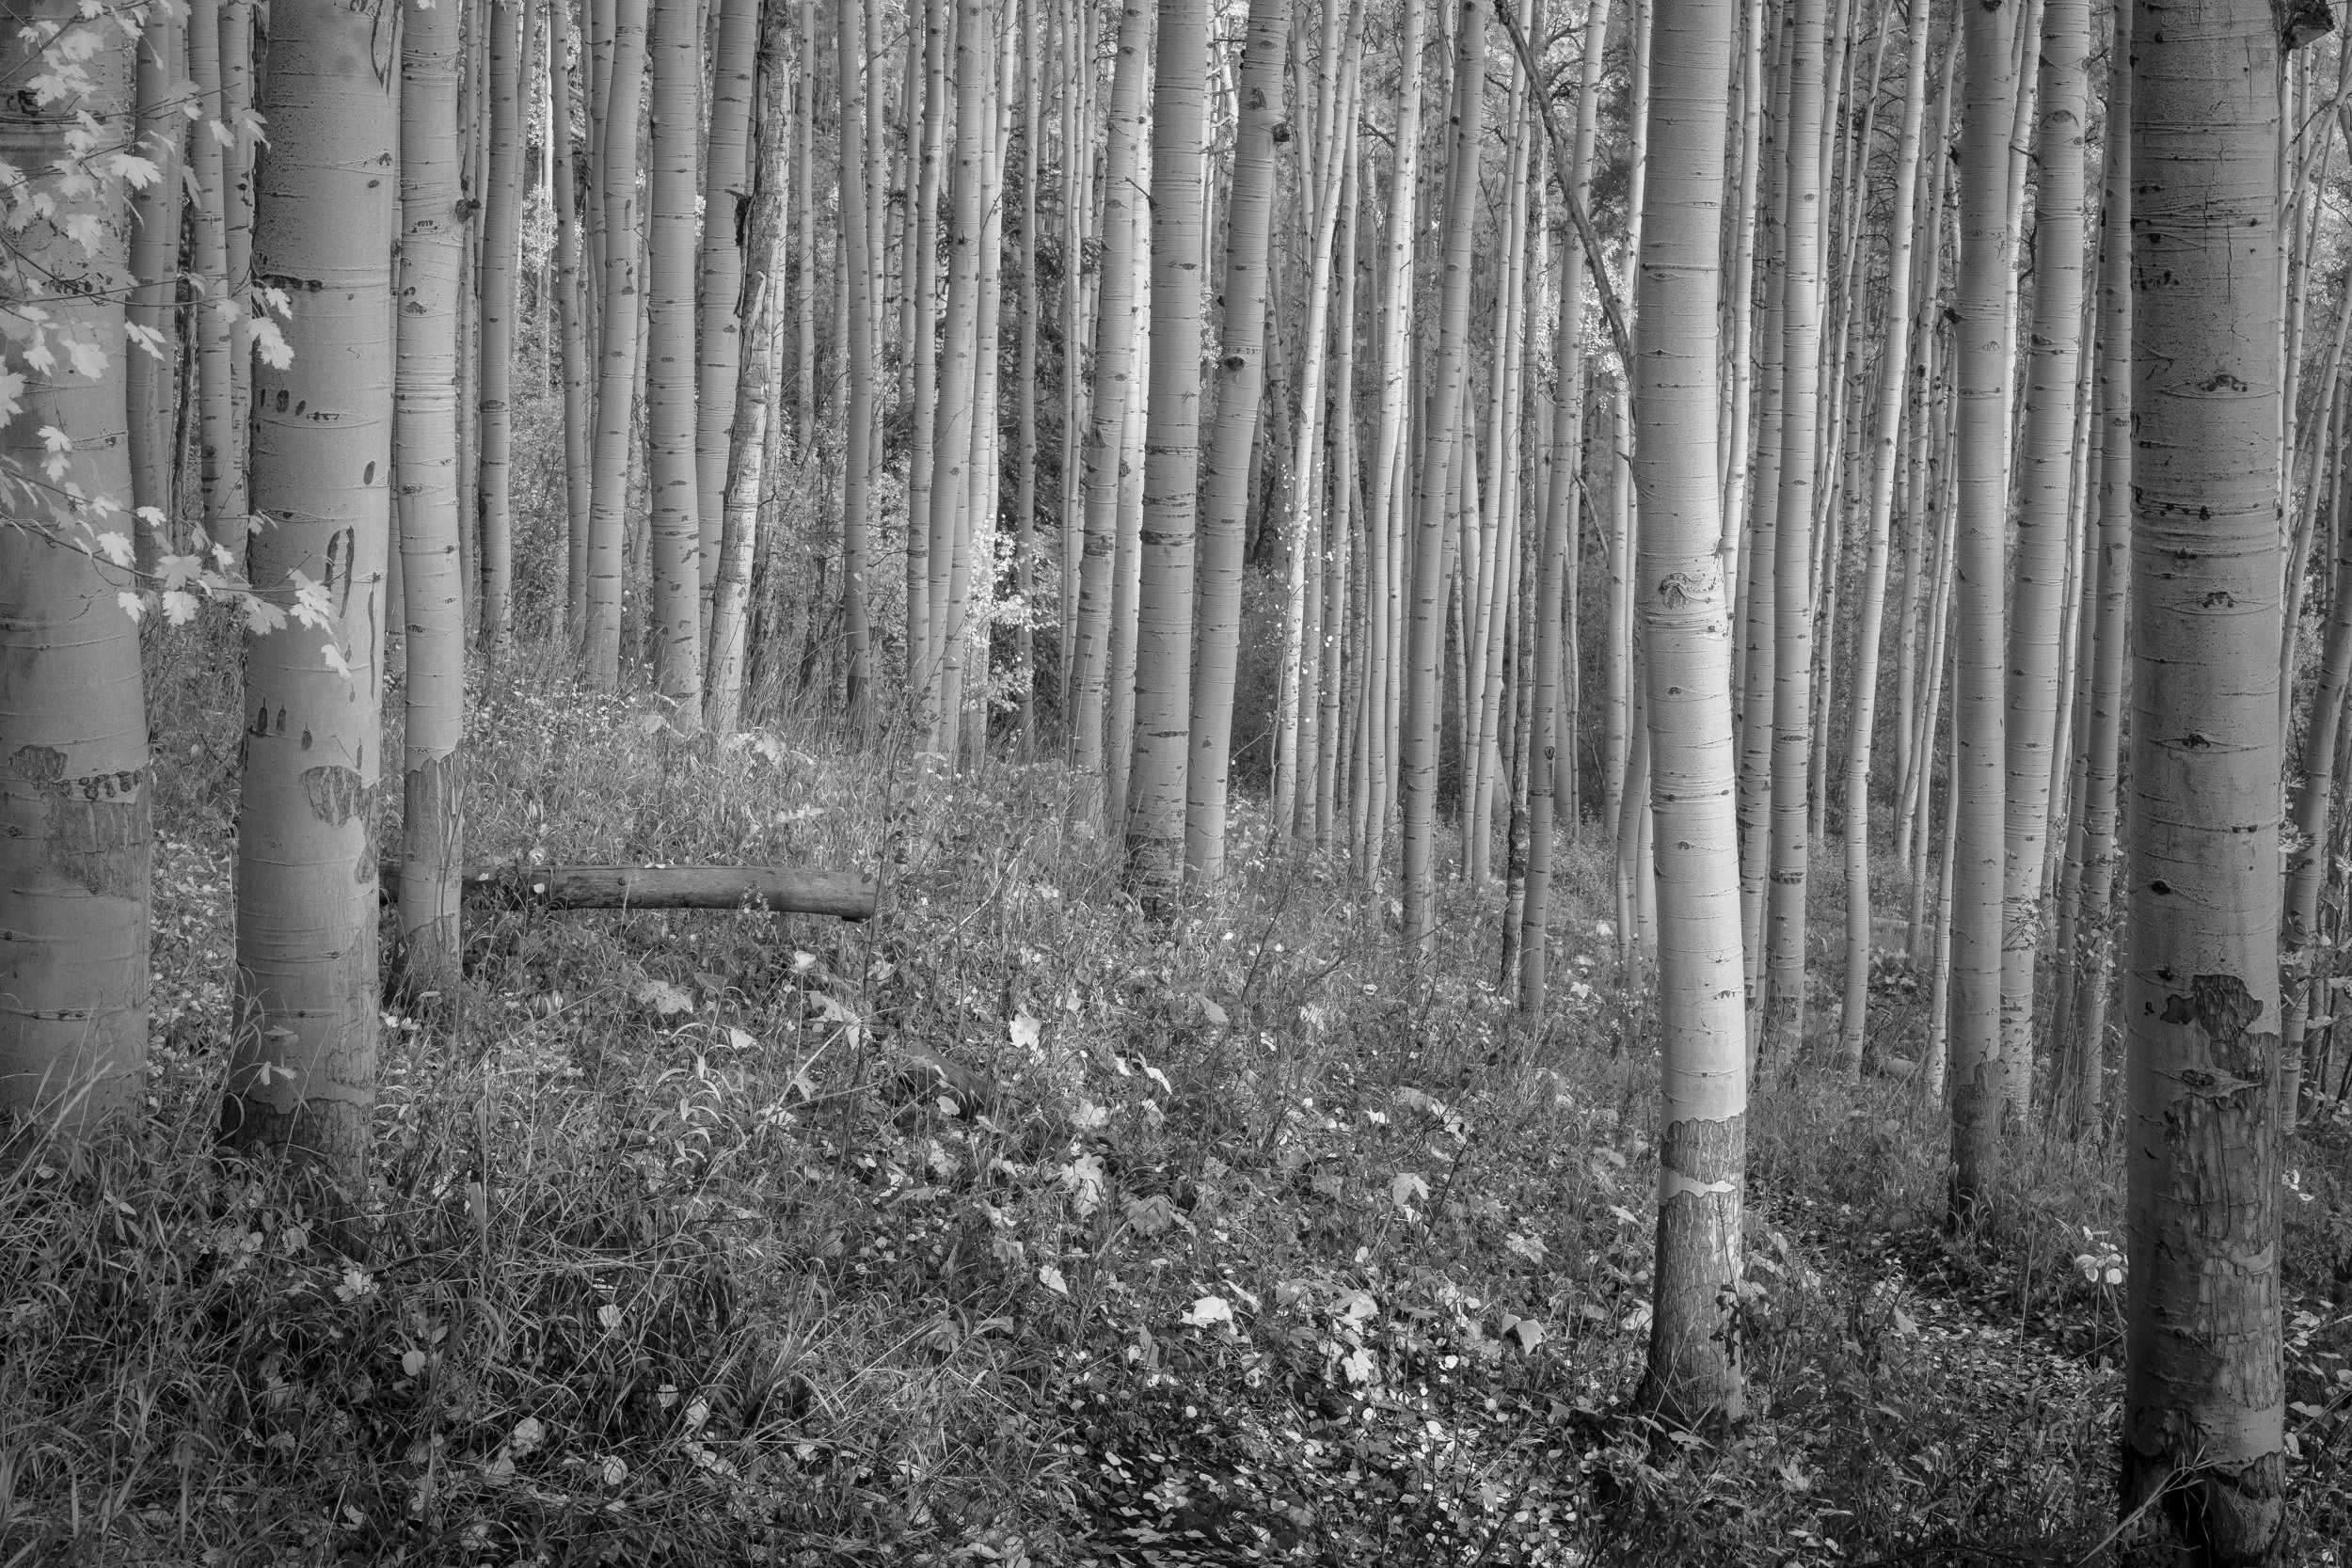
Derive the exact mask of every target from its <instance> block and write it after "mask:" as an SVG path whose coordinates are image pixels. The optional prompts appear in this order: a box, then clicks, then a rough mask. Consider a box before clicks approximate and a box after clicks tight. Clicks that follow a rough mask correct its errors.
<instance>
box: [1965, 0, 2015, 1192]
mask: <svg viewBox="0 0 2352 1568" xmlns="http://www.w3.org/2000/svg"><path fill="white" fill-rule="evenodd" d="M1961 14H1962V16H1963V20H1964V25H1965V27H1966V30H1967V50H1968V75H1967V85H1966V89H1965V93H1966V101H1967V119H1966V123H1965V125H1964V127H1963V130H1962V133H1961V147H1960V203H1961V219H1960V283H1959V289H1958V293H1957V295H1956V297H1955V299H1954V302H1953V315H1954V317H1955V320H1954V322H1953V332H1954V335H1955V339H1956V342H1957V348H1958V352H1957V355H1956V371H1957V382H1956V388H1957V391H1958V393H1959V400H1960V426H1959V443H1958V459H1959V462H1958V467H1959V470H1960V497H1959V507H1960V510H1959V513H1958V515H1957V517H1956V519H1955V532H1954V535H1953V545H1952V547H1953V552H1954V557H1955V565H1956V567H1957V571H1956V578H1955V580H1956V584H1957V589H1956V594H1955V598H1956V601H1957V602H1956V605H1955V609H1956V610H1957V612H1958V614H1957V618H1956V625H1955V627H1954V630H1955V632H1956V633H1957V638H1956V644H1955V645H1956V650H1957V654H1958V657H1957V658H1956V660H1955V674H1954V684H1953V703H1952V741H1953V745H1952V758H1951V765H1950V777H1951V786H1950V787H1951V807H1950V809H1951V810H1952V811H1953V812H1954V813H1956V814H1957V816H1956V820H1957V822H1958V824H1959V826H1958V828H1957V829H1956V832H1957V834H1958V837H1957V840H1956V841H1955V847H1954V850H1953V858H1952V919H1951V935H1950V942H1951V1009H1952V1010H1951V1018H1952V1032H1951V1079H1952V1084H1951V1114H1952V1144H1951V1217H1952V1219H1953V1221H1954V1222H1955V1223H1956V1224H1957V1223H1967V1222H1970V1221H1972V1220H1973V1217H1974V1214H1975V1211H1976V1208H1977V1206H1978V1204H1979V1202H1981V1201H1982V1200H1983V1199H1984V1197H1985V1196H1986V1195H1987V1192H1988V1189H1989V1187H1990V1184H1991V1182H1992V1180H1993V1178H1994V1174H1995V1173H1996V1171H1997V1170H1998V1168H1999V1164H2000V1152H2001V1129H2002V1112H2003V1109H2004V1106H2003V1100H2004V1096H2005V1093H2006V1085H2007V1073H2006V1071H2005V1069H2003V1067H2002V1064H2001V1028H2000V974H2001V895H2000V889H2001V875H2002V871H2001V855H2000V851H1999V849H1998V847H1997V846H1998V845H1999V843H2000V839H2001V820H2002V791H2003V776H2002V734H2003V729H2002V707H2001V687H2002V671H2003V664H2004V658H2003V655H2004V652H2005V650H2006V647H2007V642H2008V639H2007V637H2006V635H2005V634H2004V629H2003V628H2004V626H2006V616H2005V613H2004V610H2003V606H2002V602H2001V585H2002V582H2003V580H2004V578H2005V577H2006V576H2007V573H2006V571H2005V567H2006V564H2007V562H2005V561H2004V559H2003V552H2004V545H2005V543H2006V536H2007V533H2008V527H2007V514H2008V500H2007V496H2008V486H2009V474H2008V461H2007V457H2006V451H2007V448H2008V436H2009V429H2008V427H2009V381H2010V356H2009V353H2008V333H2007V330H2006V327H2005V325H2004V323H2005V321H2006V320H2007V317H2008V314H2009V309H2010V292H2009V290H2010V285H2009V271H2010V246H2011V244H2012V240H2013V236H2012V234H2011V232H2010V227H2009V225H2010V204H2009V198H2008V189H2007V186H2008V179H2007V175H2008V169H2009V143H2008V135H2009V129H2010V117H2011V113H2012V111H2013V108H2014V100H2015V97H2016V91H2017V76H2016V57H2015V55H2016V51H2015V45H2016V39H2017V32H2016V29H2017V16H2016V8H2015V7H2014V6H2004V7H2001V8H1997V9H1994V10H1986V9H1985V8H1982V7H1979V6H1967V7H1963V8H1962V12H1961Z"/></svg>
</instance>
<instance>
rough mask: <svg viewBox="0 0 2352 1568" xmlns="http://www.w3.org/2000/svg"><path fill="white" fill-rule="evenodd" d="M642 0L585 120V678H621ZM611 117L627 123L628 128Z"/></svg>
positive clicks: (629, 4)
mask: <svg viewBox="0 0 2352 1568" xmlns="http://www.w3.org/2000/svg"><path fill="white" fill-rule="evenodd" d="M647 3H648V0H612V29H613V30H612V68H611V81H610V83H609V85H608V87H607V88H606V94H607V103H608V110H607V114H606V116H605V117H603V118H599V119H596V120H594V121H592V122H591V123H592V124H594V125H595V126H596V127H597V128H598V129H599V131H600V133H601V135H602V137H603V142H602V150H601V152H600V154H599V156H598V158H597V161H596V178H597V182H598V184H599V186H600V190H599V192H598V201H597V205H598V208H599V210H600V212H601V214H602V223H603V226H604V309H603V312H602V321H603V325H602V341H600V343H599V344H598V352H597V361H598V363H597V372H596V456H595V471H594V475H593V480H592V484H593V488H592V490H591V499H590V502H589V514H588V578H587V588H588V592H587V601H586V613H585V614H584V615H583V616H582V617H581V655H582V662H583V663H584V664H585V665H586V667H587V674H588V678H589V680H590V681H591V682H593V683H594V684H595V685H596V686H598V687H601V688H604V689H608V690H609V689H612V688H613V687H616V686H618V685H619V684H620V680H621V579H622V574H623V570H624V565H625V561H624V557H625V556H626V553H627V545H628V460H629V449H630V447H631V446H632V445H633V436H634V428H633V424H632V420H631V418H630V416H631V415H632V413H633V412H634V404H635V398H636V390H637V368H638V367H637V318H638V309H637V293H638V277H639V274H638V268H637V238H636V236H637V210H638V209H637V137H636V133H635V127H636V124H637V110H638V104H639V103H640V102H641V95H642V94H643V92H644V80H645V7H646V5H647ZM616 123H617V124H618V125H623V126H627V127H628V128H629V129H628V133H627V134H626V135H624V134H620V133H619V132H617V131H616V130H615V125H616Z"/></svg>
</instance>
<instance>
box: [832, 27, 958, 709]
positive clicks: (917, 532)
mask: <svg viewBox="0 0 2352 1568" xmlns="http://www.w3.org/2000/svg"><path fill="white" fill-rule="evenodd" d="M948 4H949V0H924V9H923V91H924V100H923V122H922V136H923V151H922V166H921V170H920V173H919V175H918V188H917V190H916V194H915V216H914V259H913V261H912V263H911V265H910V267H909V270H908V275H907V277H908V282H907V287H908V290H909V292H910V293H912V294H913V296H914V342H913V343H912V344H911V345H910V346H909V349H908V353H909V354H910V355H911V356H913V358H914V439H913V444H912V451H911V452H910V454H909V456H908V461H907V633H906V639H907V646H906V679H907V696H908V697H909V699H910V700H914V701H916V702H917V711H918V713H919V712H920V703H919V698H920V695H921V692H922V690H923V688H924V683H925V682H926V681H927V680H928V679H929V678H930V674H929V671H930V646H931V641H932V639H933V638H934V637H936V636H937V635H938V633H937V630H936V628H935V627H934V626H932V623H931V611H930V603H931V590H930V581H931V546H930V509H931V499H930V498H931V483H932V479H931V474H932V469H933V468H934V467H937V464H938V454H937V452H936V451H935V450H934V439H935V428H934V427H935V419H936V414H937V410H938V403H939V351H938V343H937V339H938V336H939V277H938V273H939V183H940V158H941V155H942V153H943V152H944V150H945V149H946V123H947V120H948V109H947V63H946V60H947V55H946V50H947V39H946V30H947V22H948V18H949V12H948ZM806 90H807V89H806V88H803V94H805V92H806ZM803 112H805V111H803Z"/></svg>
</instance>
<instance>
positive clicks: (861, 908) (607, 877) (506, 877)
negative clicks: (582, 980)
mask: <svg viewBox="0 0 2352 1568" xmlns="http://www.w3.org/2000/svg"><path fill="white" fill-rule="evenodd" d="M382 879H383V887H384V895H385V896H386V897H387V898H397V897H398V896H399V895H400V868H399V866H398V864H397V863H390V862H388V863H385V865H384V866H383V868H382ZM462 882H463V886H464V890H465V897H466V899H467V901H468V902H469V903H479V904H489V905H493V906H498V907H503V908H509V909H513V908H519V907H521V906H524V905H538V906H540V907H541V908H544V909H550V910H736V909H755V910H766V911H771V912H773V913H777V914H829V915H832V916H834V918H836V919H840V920H870V919H872V918H873V915H874V907H875V894H876V888H875V883H874V879H873V878H871V877H869V876H866V875H865V874H864V873H862V872H856V871H820V870H810V869H807V868H804V867H802V866H796V865H488V866H469V867H468V868H467V869H466V871H465V872H464V874H463V877H462Z"/></svg>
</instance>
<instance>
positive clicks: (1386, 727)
mask: <svg viewBox="0 0 2352 1568" xmlns="http://www.w3.org/2000/svg"><path fill="white" fill-rule="evenodd" d="M1427 23H1428V15H1427V12H1426V10H1425V9H1424V8H1422V7H1420V6H1407V7H1406V8H1405V14H1404V17H1403V19H1402V36H1401V38H1400V40H1399V44H1398V51H1399V52H1398V66H1397V69H1398V77H1397V83H1398V86H1397V107H1396V155H1395V159H1394V162H1393V165H1392V166H1391V171H1390V176H1389V222H1388V232H1387V234H1386V236H1385V237H1384V238H1383V240H1382V242H1381V248H1382V253H1383V273H1384V277H1385V283H1384V287H1383V290H1382V293H1381V306H1382V310H1383V312H1384V313H1383V316H1382V321H1381V328H1380V413H1379V425H1378V430H1377V435H1376V436H1375V440H1374V449H1373V457H1372V494H1371V499H1370V501H1369V504H1368V507H1367V511H1368V514H1369V519H1368V520H1369V523H1370V526H1371V527H1373V528H1375V529H1378V530H1379V531H1381V533H1382V534H1383V535H1384V536H1386V537H1385V542H1384V544H1383V546H1382V547H1381V550H1380V558H1381V560H1382V562H1384V563H1385V564H1384V569H1383V570H1382V572H1381V574H1380V583H1379V588H1380V593H1381V594H1382V600H1381V602H1380V603H1379V604H1378V605H1377V606H1376V607H1375V610H1376V612H1377V613H1379V614H1380V615H1382V616H1383V617H1384V618H1385V620H1386V623H1387V624H1386V625H1385V626H1384V627H1383V628H1382V633H1381V638H1380V645H1381V649H1382V657H1381V660H1380V667H1381V673H1382V677H1383V684H1382V689H1381V691H1380V697H1379V704H1378V705H1379V708H1380V710H1381V711H1380V713H1379V716H1378V719H1377V721H1376V723H1375V727H1374V734H1375V747H1374V751H1375V762H1374V765H1373V767H1372V768H1370V770H1369V771H1370V774H1371V779H1372V799H1371V800H1369V801H1367V802H1366V803H1365V807H1364V820H1365V830H1364V832H1365V844H1364V847H1363V850H1362V852H1361V854H1360V856H1359V864H1360V865H1361V867H1362V874H1363V876H1364V878H1365V879H1366V880H1367V881H1370V880H1371V879H1373V878H1374V877H1375V876H1376V875H1377V874H1378V872H1379V867H1380V861H1381V847H1380V845H1381V839H1382V838H1383V837H1384V836H1385V834H1386V832H1387V829H1388V812H1389V804H1390V802H1391V800H1394V799H1395V798H1396V797H1395V781H1396V777H1397V771H1396V769H1397V764H1398V760H1399V759H1398V754H1397V752H1398V748H1397V746H1396V743H1395V737H1396V736H1397V722H1396V720H1395V719H1394V718H1393V717H1392V715H1393V714H1394V713H1395V711H1396V709H1397V707H1398V705H1399V704H1400V699H1401V697H1402V682H1403V676H1404V661H1403V660H1402V659H1401V658H1399V657H1397V656H1398V653H1399V651H1400V648H1401V646H1402V644H1403V641H1404V639H1403V637H1402V636H1401V635H1399V633H1400V630H1401V628H1402V626H1403V625H1404V621H1403V610H1404V603H1405V600H1406V596H1407V594H1409V592H1410V589H1409V586H1408V584H1407V583H1406V581H1405V578H1406V574H1407V572H1408V571H1409V570H1410V568H1409V566H1408V565H1407V564H1406V556H1405V554H1404V552H1403V550H1402V549H1400V548H1399V547H1398V545H1397V537H1396V536H1397V534H1398V532H1399V531H1400V530H1399V528H1398V526H1397V524H1396V523H1395V522H1394V521H1393V519H1395V518H1398V517H1400V516H1401V515H1402V514H1403V511H1404V504H1405V502H1404V497H1403V494H1402V491H1403V478H1402V476H1403V474H1404V472H1405V466H1406V465H1405V453H1406V441H1407V439H1408V437H1409V436H1410V433H1411V430H1410V420H1409V413H1408V408H1407V403H1406V397H1407V392H1408V389H1409V388H1410V385H1411V380H1412V370H1413V366H1412V320H1413V307H1412V300H1413V277H1414V260H1415V258H1414V253H1413V241H1414V236H1415V234H1416V232H1417V229H1416V224H1417V222H1418V218H1417V214H1418V213H1419V212H1420V206H1419V202H1420V198H1421V90H1422V85H1421V70H1422V54H1423V52H1424V50H1423V44H1424V40H1426V38H1427V36H1428V35H1427Z"/></svg>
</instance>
